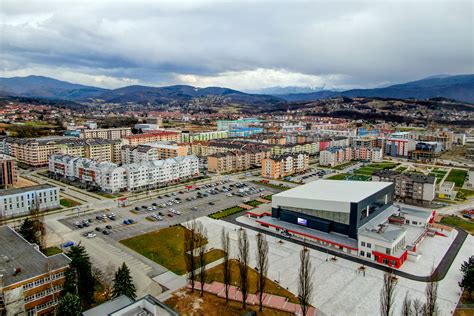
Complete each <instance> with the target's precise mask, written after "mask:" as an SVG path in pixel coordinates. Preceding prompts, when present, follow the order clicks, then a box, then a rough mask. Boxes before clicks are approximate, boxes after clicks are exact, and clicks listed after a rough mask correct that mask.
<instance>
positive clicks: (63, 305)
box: [57, 293, 81, 316]
mask: <svg viewBox="0 0 474 316" xmlns="http://www.w3.org/2000/svg"><path fill="white" fill-rule="evenodd" d="M57 313H58V315H61V316H79V315H81V299H80V298H79V296H77V295H74V294H71V293H67V294H65V295H64V296H63V297H61V299H60V300H59V305H58V309H57Z"/></svg>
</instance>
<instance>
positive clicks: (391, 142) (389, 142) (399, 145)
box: [385, 134, 416, 158]
mask: <svg viewBox="0 0 474 316" xmlns="http://www.w3.org/2000/svg"><path fill="white" fill-rule="evenodd" d="M393 135H394V134H392V136H393ZM403 135H405V134H403ZM400 137H402V135H400ZM415 147H416V141H415V140H413V139H408V138H388V139H386V140H385V155H387V156H390V157H404V158H409V157H410V154H409V153H410V152H411V151H412V150H414V149H415Z"/></svg>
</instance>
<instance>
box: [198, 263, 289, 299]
mask: <svg viewBox="0 0 474 316" xmlns="http://www.w3.org/2000/svg"><path fill="white" fill-rule="evenodd" d="M230 269H231V280H232V284H233V285H237V286H238V282H239V264H238V261H237V260H231V265H230ZM270 269H271V265H270ZM223 275H224V273H223V266H222V264H220V265H218V266H215V267H214V268H211V269H209V270H208V271H207V274H206V283H211V282H213V281H216V282H224V279H223ZM257 277H258V273H257V271H255V270H254V269H252V268H249V293H251V294H255V293H257ZM265 292H266V293H270V294H275V295H279V296H284V297H287V298H288V299H289V300H290V302H292V303H296V304H298V298H297V297H296V296H295V295H293V294H292V293H291V292H290V291H288V290H287V289H285V288H283V287H281V286H280V285H279V284H278V283H275V282H273V281H272V280H268V279H267V285H266V289H265Z"/></svg>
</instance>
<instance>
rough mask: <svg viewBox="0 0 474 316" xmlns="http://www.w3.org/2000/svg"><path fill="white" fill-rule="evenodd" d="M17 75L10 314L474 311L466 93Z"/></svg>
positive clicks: (6, 198) (471, 152)
mask: <svg viewBox="0 0 474 316" xmlns="http://www.w3.org/2000/svg"><path fill="white" fill-rule="evenodd" d="M467 77H468V78H470V80H471V86H472V77H473V76H472V75H471V76H467ZM38 78H39V77H26V78H20V79H19V78H16V79H15V80H16V82H19V81H21V80H25V82H29V83H28V84H25V86H31V82H32V81H34V80H35V79H38ZM47 80H48V82H49V81H51V82H53V83H54V84H57V85H60V84H61V85H64V84H66V83H64V82H60V81H55V80H53V79H47ZM427 80H428V81H429V80H431V79H427ZM439 80H443V79H439ZM1 82H3V85H4V86H3V90H5V91H10V92H9V93H5V94H4V96H2V97H1V98H0V106H1V108H0V119H1V121H2V122H1V123H0V130H1V134H2V136H1V138H0V152H1V160H0V185H1V186H2V190H1V191H0V225H1V226H0V315H84V316H95V315H97V316H99V315H115V316H118V315H123V316H125V315H240V314H241V313H244V312H248V313H249V314H247V315H252V313H254V314H255V313H256V314H258V315H311V316H313V315H378V314H380V315H453V314H456V315H468V313H469V311H472V296H471V295H472V292H473V290H474V285H473V282H474V281H473V280H474V274H473V273H474V256H473V253H474V236H473V234H474V220H473V217H474V128H473V127H474V125H473V122H474V105H472V104H471V103H469V102H463V101H455V100H453V99H449V98H444V97H432V98H405V99H403V98H395V97H392V98H391V97H377V96H370V97H364V96H347V95H344V94H341V95H334V96H328V97H318V98H317V99H314V100H313V99H310V98H311V96H310V95H308V96H305V95H304V94H300V95H296V94H293V95H288V96H286V97H285V98H286V99H284V98H283V97H282V96H273V97H272V96H264V95H258V94H245V93H240V92H238V91H234V92H232V93H228V96H226V94H219V92H218V91H217V88H212V89H214V90H213V91H211V92H208V93H206V94H204V93H203V94H201V95H194V94H193V93H192V91H198V90H199V89H194V88H193V89H191V90H190V91H187V90H186V89H187V88H185V87H184V86H175V87H168V88H162V89H168V90H171V89H176V90H179V91H180V93H179V94H177V95H178V96H174V95H172V94H169V95H167V96H162V98H163V99H159V98H158V97H157V99H156V100H155V101H150V100H147V99H144V98H142V95H140V96H138V97H137V95H136V94H135V92H130V91H129V92H124V93H122V94H120V98H116V95H115V96H114V97H110V96H111V95H112V94H113V93H114V92H113V91H108V92H104V91H100V93H102V94H104V93H105V94H106V95H108V96H109V99H108V100H107V99H106V97H107V96H106V95H95V96H94V97H91V96H90V95H88V96H87V98H86V99H82V100H78V99H75V100H72V98H64V99H61V98H59V97H54V98H52V97H50V96H48V95H46V96H41V95H38V94H36V95H33V92H32V94H30V95H29V94H28V93H26V92H25V91H23V93H17V94H18V95H11V94H15V92H14V90H8V89H10V88H11V85H9V83H8V79H3V81H1ZM51 82H49V83H48V85H47V88H48V89H50V91H52V90H54V87H52V86H54V85H52V84H51ZM42 84H43V85H45V79H44V78H43V79H41V80H39V81H38V83H37V85H38V86H37V87H35V88H34V89H35V90H32V91H39V90H40V88H41V85H42ZM32 89H33V88H32ZM45 89H46V88H45ZM74 89H76V88H74ZM146 89H147V88H146V87H142V90H146ZM149 89H160V88H149ZM58 90H59V88H58ZM130 90H132V89H130ZM135 90H137V88H135ZM188 90H189V89H188ZM12 91H13V92H12ZM60 91H61V94H62V95H66V94H67V93H69V92H65V91H64V89H63V90H60ZM88 91H90V89H89V90H88ZM153 91H154V92H153V93H156V94H158V93H161V94H163V92H162V91H160V92H157V90H153ZM76 92H77V93H79V92H78V91H77V90H76ZM77 93H76V94H77ZM142 93H143V94H144V95H146V93H145V92H143V91H142ZM73 94H74V91H70V95H73ZM297 97H299V98H301V99H299V100H294V99H296V98H297ZM272 98H273V99H272ZM303 99H305V100H303ZM114 100H115V101H114ZM469 304H470V305H469ZM469 306H470V307H469ZM464 312H465V314H464Z"/></svg>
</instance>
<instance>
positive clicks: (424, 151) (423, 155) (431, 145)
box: [410, 142, 442, 162]
mask: <svg viewBox="0 0 474 316" xmlns="http://www.w3.org/2000/svg"><path fill="white" fill-rule="evenodd" d="M441 152H442V144H441V143H438V142H418V143H416V145H415V150H412V151H411V152H410V159H412V160H416V161H423V162H432V161H434V160H435V159H436V158H438V157H439V156H440V155H441Z"/></svg>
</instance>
